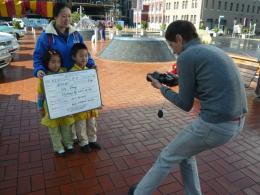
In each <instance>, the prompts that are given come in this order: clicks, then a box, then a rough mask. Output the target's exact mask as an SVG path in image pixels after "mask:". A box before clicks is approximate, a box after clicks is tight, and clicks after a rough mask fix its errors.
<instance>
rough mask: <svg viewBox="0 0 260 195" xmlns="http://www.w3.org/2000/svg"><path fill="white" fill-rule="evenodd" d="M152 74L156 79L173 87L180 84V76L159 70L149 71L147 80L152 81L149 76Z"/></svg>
mask: <svg viewBox="0 0 260 195" xmlns="http://www.w3.org/2000/svg"><path fill="white" fill-rule="evenodd" d="M148 75H150V76H151V77H153V78H154V79H156V80H158V81H159V82H160V83H161V84H164V85H167V86H169V87H173V86H176V85H178V78H179V77H178V76H177V75H175V74H171V73H168V72H167V73H159V72H157V71H155V72H153V73H148V74H147V76H146V80H147V81H149V82H152V81H151V79H150V78H149V77H148Z"/></svg>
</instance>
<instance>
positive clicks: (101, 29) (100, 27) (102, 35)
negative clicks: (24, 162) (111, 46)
mask: <svg viewBox="0 0 260 195" xmlns="http://www.w3.org/2000/svg"><path fill="white" fill-rule="evenodd" d="M98 31H99V34H100V39H101V41H105V40H106V27H105V24H104V23H103V22H102V21H99V23H98Z"/></svg>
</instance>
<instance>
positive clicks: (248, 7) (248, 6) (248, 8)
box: [246, 5, 250, 13]
mask: <svg viewBox="0 0 260 195" xmlns="http://www.w3.org/2000/svg"><path fill="white" fill-rule="evenodd" d="M249 10H250V5H247V9H246V12H247V13H248V12H249Z"/></svg>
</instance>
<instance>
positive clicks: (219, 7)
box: [218, 1, 221, 10]
mask: <svg viewBox="0 0 260 195" xmlns="http://www.w3.org/2000/svg"><path fill="white" fill-rule="evenodd" d="M218 9H219V10H220V9H221V1H218Z"/></svg>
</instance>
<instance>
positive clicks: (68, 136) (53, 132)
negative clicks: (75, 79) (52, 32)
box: [37, 49, 74, 156]
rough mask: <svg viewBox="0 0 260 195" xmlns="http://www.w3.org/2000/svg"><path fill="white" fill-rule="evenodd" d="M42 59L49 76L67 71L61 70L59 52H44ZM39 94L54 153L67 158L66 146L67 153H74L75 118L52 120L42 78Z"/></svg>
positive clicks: (40, 108) (38, 104) (40, 110)
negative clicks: (73, 127)
mask: <svg viewBox="0 0 260 195" xmlns="http://www.w3.org/2000/svg"><path fill="white" fill-rule="evenodd" d="M42 58H43V59H42V60H43V63H44V66H45V68H46V70H47V75H48V74H56V73H61V72H65V69H62V68H61V64H62V60H61V55H60V53H58V52H57V51H55V50H50V49H48V50H46V51H45V52H44V54H43V56H42ZM37 92H38V100H37V106H38V110H39V112H40V114H41V117H42V118H41V124H42V125H44V126H47V127H48V130H49V133H50V137H51V141H52V145H53V150H54V152H56V154H57V155H58V156H65V148H64V146H65V147H66V150H67V152H69V153H72V152H73V139H72V133H71V127H72V125H73V123H74V118H73V116H66V117H61V118H57V119H50V117H49V113H48V107H47V102H46V98H45V91H44V86H43V80H42V79H41V78H39V79H38V89H37Z"/></svg>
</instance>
